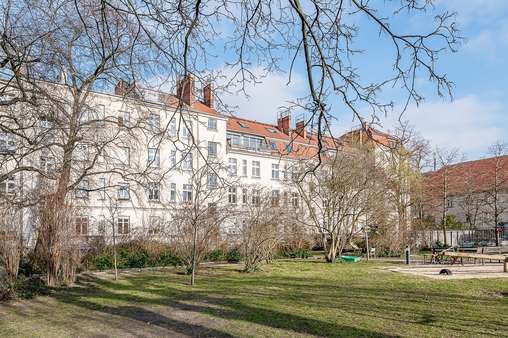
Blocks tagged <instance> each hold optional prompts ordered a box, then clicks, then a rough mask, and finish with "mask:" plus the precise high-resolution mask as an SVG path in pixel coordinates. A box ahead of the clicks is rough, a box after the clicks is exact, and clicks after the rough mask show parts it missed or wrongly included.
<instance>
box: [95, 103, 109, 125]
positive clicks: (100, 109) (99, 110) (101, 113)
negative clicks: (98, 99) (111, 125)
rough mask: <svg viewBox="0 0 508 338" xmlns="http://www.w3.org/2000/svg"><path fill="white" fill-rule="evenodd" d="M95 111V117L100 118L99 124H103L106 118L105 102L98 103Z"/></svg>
mask: <svg viewBox="0 0 508 338" xmlns="http://www.w3.org/2000/svg"><path fill="white" fill-rule="evenodd" d="M95 112H96V113H95V119H96V120H98V122H99V124H103V123H104V119H105V118H106V107H105V106H104V105H103V104H98V105H97V106H96V107H95Z"/></svg>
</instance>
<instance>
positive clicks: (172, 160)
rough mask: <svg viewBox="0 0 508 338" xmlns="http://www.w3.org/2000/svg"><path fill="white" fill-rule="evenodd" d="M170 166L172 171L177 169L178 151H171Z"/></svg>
mask: <svg viewBox="0 0 508 338" xmlns="http://www.w3.org/2000/svg"><path fill="white" fill-rule="evenodd" d="M169 165H170V166H171V168H172V169H173V168H175V167H176V150H170V151H169Z"/></svg>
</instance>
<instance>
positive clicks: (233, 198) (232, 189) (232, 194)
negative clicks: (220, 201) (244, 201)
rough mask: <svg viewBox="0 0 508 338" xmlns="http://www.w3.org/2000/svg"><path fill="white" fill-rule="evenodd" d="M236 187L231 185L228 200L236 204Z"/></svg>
mask: <svg viewBox="0 0 508 338" xmlns="http://www.w3.org/2000/svg"><path fill="white" fill-rule="evenodd" d="M236 190H237V189H236V187H229V189H228V202H229V203H230V204H236Z"/></svg>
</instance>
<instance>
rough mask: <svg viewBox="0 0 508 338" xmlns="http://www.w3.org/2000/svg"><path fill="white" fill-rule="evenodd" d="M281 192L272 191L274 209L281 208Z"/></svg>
mask: <svg viewBox="0 0 508 338" xmlns="http://www.w3.org/2000/svg"><path fill="white" fill-rule="evenodd" d="M279 199H280V192H279V190H272V196H271V203H272V206H273V207H277V206H279Z"/></svg>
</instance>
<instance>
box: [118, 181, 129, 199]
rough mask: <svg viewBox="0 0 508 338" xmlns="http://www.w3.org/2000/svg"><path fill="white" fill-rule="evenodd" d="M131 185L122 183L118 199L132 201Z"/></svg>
mask: <svg viewBox="0 0 508 338" xmlns="http://www.w3.org/2000/svg"><path fill="white" fill-rule="evenodd" d="M130 198H131V197H130V190H129V183H120V184H119V187H118V199H119V200H128V199H130Z"/></svg>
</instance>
